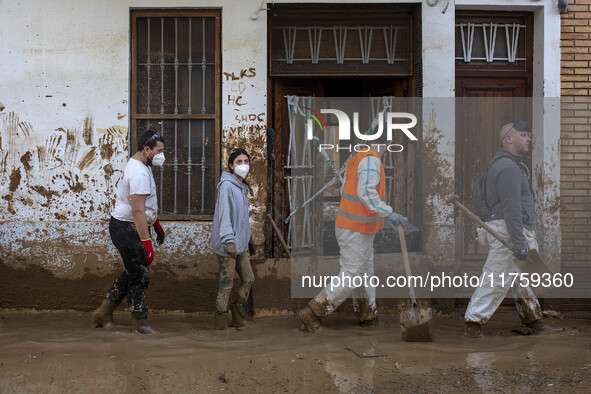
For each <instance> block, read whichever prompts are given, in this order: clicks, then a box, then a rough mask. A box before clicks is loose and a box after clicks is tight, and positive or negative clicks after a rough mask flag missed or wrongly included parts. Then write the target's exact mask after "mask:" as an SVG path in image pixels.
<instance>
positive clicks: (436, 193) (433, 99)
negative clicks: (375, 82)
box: [420, 1, 455, 271]
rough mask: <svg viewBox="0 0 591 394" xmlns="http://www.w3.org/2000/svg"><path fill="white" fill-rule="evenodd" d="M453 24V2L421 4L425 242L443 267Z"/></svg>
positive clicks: (450, 219) (447, 237)
mask: <svg viewBox="0 0 591 394" xmlns="http://www.w3.org/2000/svg"><path fill="white" fill-rule="evenodd" d="M454 24H455V10H454V7H453V5H452V6H448V5H447V2H446V1H439V2H438V3H437V4H436V5H435V6H433V7H431V6H429V5H427V3H426V2H425V3H423V6H422V27H423V29H422V36H423V37H422V39H423V43H422V45H423V51H422V54H423V59H422V60H423V97H424V99H423V141H422V144H421V153H420V154H421V158H422V160H421V162H422V168H421V171H422V178H421V179H422V186H423V187H422V191H423V193H422V194H423V195H422V201H423V206H424V207H425V209H424V211H423V246H424V249H425V251H426V252H427V254H428V255H429V256H431V257H432V259H433V262H434V263H435V266H436V267H437V268H438V269H441V270H443V271H450V270H452V269H453V268H454V266H455V264H454V262H455V225H454V210H453V208H452V207H451V206H450V205H449V204H446V203H445V200H446V199H447V198H448V197H449V196H451V195H452V194H453V193H454V160H455V116H454V115H453V114H455V109H454V102H453V97H454V96H455V60H454V57H455V52H454V50H455V48H454V43H455V26H454Z"/></svg>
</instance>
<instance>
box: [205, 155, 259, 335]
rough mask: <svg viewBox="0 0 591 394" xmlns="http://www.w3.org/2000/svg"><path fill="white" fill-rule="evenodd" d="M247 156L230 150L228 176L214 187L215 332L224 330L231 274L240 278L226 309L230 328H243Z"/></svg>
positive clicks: (247, 279)
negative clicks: (229, 314) (229, 315)
mask: <svg viewBox="0 0 591 394" xmlns="http://www.w3.org/2000/svg"><path fill="white" fill-rule="evenodd" d="M249 165H250V156H249V155H248V153H247V152H246V150H244V149H241V148H234V149H232V151H231V152H230V158H229V159H228V169H229V172H226V171H224V172H222V176H221V178H220V182H219V183H218V186H217V188H218V196H217V200H216V203H215V213H214V215H213V226H212V233H211V244H212V246H213V250H214V252H215V254H216V255H217V260H218V281H219V289H218V295H217V298H216V301H215V310H214V321H215V329H216V330H225V329H227V328H228V302H229V299H230V292H231V291H232V285H233V281H234V272H238V275H239V276H240V286H239V287H238V294H237V297H236V302H235V303H233V304H232V305H230V309H231V311H232V324H233V325H234V326H235V327H244V326H246V322H245V321H244V318H245V316H246V311H247V300H248V295H249V294H250V289H251V288H252V283H253V282H254V274H253V272H252V267H251V265H250V259H249V251H251V252H254V247H253V246H252V245H251V244H252V242H251V239H250V235H251V234H250V226H249V220H248V196H247V190H249V191H250V193H251V194H252V190H251V188H250V185H249V184H248V182H246V180H245V179H244V178H245V177H246V175H247V174H248V171H249V169H250V167H249Z"/></svg>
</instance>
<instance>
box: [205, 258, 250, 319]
mask: <svg viewBox="0 0 591 394" xmlns="http://www.w3.org/2000/svg"><path fill="white" fill-rule="evenodd" d="M216 256H217V258H218V282H219V288H218V295H217V297H216V299H215V312H216V313H228V302H229V300H230V293H231V292H232V286H233V284H234V273H235V272H238V276H239V277H240V285H239V286H238V294H237V296H236V303H237V304H238V306H239V307H240V308H241V311H243V312H245V311H246V303H247V301H248V296H249V294H250V289H251V288H252V284H253V282H254V274H253V272H252V266H251V265H250V258H249V256H248V251H246V252H244V253H242V254H239V255H238V256H236V258H235V259H234V258H232V257H230V256H220V255H217V254H216Z"/></svg>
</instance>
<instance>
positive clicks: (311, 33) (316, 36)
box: [308, 26, 322, 64]
mask: <svg viewBox="0 0 591 394" xmlns="http://www.w3.org/2000/svg"><path fill="white" fill-rule="evenodd" d="M321 40H322V28H320V27H318V26H309V27H308V41H309V42H310V57H311V58H312V64H318V57H319V56H320V41H321Z"/></svg>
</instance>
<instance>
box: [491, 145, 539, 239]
mask: <svg viewBox="0 0 591 394" xmlns="http://www.w3.org/2000/svg"><path fill="white" fill-rule="evenodd" d="M493 160H494V163H492V165H491V166H490V167H489V170H488V174H487V176H486V200H487V202H488V205H489V206H490V207H491V208H492V215H491V217H489V218H488V219H486V221H487V222H489V221H493V220H505V223H506V224H507V231H508V232H509V236H510V237H511V242H512V243H513V247H514V248H515V249H518V250H519V249H525V248H526V247H527V242H526V240H525V236H524V235H523V229H524V228H525V229H527V230H530V231H531V230H533V229H534V219H535V216H534V199H533V197H532V194H531V190H530V188H529V183H528V180H527V176H526V175H525V172H524V170H523V169H522V168H521V167H522V165H521V164H519V163H521V156H518V155H514V154H513V153H511V152H509V151H508V150H506V149H504V148H500V149H499V150H498V151H497V154H496V155H495V157H494V158H493Z"/></svg>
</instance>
